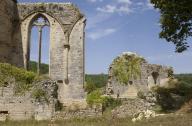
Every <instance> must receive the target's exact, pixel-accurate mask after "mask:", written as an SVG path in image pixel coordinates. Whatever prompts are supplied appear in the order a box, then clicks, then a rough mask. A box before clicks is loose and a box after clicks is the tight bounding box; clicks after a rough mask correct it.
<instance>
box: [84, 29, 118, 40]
mask: <svg viewBox="0 0 192 126" xmlns="http://www.w3.org/2000/svg"><path fill="white" fill-rule="evenodd" d="M116 31H117V30H116V29H114V28H108V29H104V30H98V31H96V32H91V33H88V35H87V37H88V38H90V39H93V40H96V39H100V38H103V37H105V36H108V35H110V34H113V33H114V32H116Z"/></svg>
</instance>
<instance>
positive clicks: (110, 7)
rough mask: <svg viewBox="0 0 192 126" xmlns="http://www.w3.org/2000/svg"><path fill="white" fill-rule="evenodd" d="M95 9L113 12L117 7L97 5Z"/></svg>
mask: <svg viewBox="0 0 192 126" xmlns="http://www.w3.org/2000/svg"><path fill="white" fill-rule="evenodd" d="M97 10H98V11H100V12H106V13H114V12H115V11H116V10H117V8H116V6H113V5H106V6H105V7H103V8H100V7H98V8H97Z"/></svg>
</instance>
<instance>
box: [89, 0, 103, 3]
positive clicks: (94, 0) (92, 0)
mask: <svg viewBox="0 0 192 126" xmlns="http://www.w3.org/2000/svg"><path fill="white" fill-rule="evenodd" d="M87 1H88V2H92V3H94V2H103V0H87Z"/></svg>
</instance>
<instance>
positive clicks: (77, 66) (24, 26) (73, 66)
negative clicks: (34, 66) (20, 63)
mask: <svg viewBox="0 0 192 126" xmlns="http://www.w3.org/2000/svg"><path fill="white" fill-rule="evenodd" d="M18 11H19V17H20V20H21V31H22V44H23V59H24V67H25V68H28V63H29V57H30V34H31V33H30V29H31V28H32V23H33V21H34V20H35V19H37V18H38V17H41V16H43V17H44V18H46V19H47V20H48V22H49V24H50V64H49V65H50V67H49V75H50V77H51V79H54V80H56V81H58V86H59V89H58V95H59V96H58V99H59V100H60V102H61V103H63V104H64V105H66V104H68V103H69V102H72V101H73V100H80V99H83V98H84V97H85V93H84V89H83V84H84V36H85V35H84V29H85V21H86V20H85V18H84V15H82V14H81V13H80V11H79V9H78V8H77V7H75V6H74V5H73V4H71V3H33V4H18Z"/></svg>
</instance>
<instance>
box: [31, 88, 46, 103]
mask: <svg viewBox="0 0 192 126" xmlns="http://www.w3.org/2000/svg"><path fill="white" fill-rule="evenodd" d="M32 96H33V98H35V99H36V100H38V101H41V100H42V99H43V100H45V101H48V98H47V93H46V91H44V90H43V89H35V90H34V91H33V92H32Z"/></svg>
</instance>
